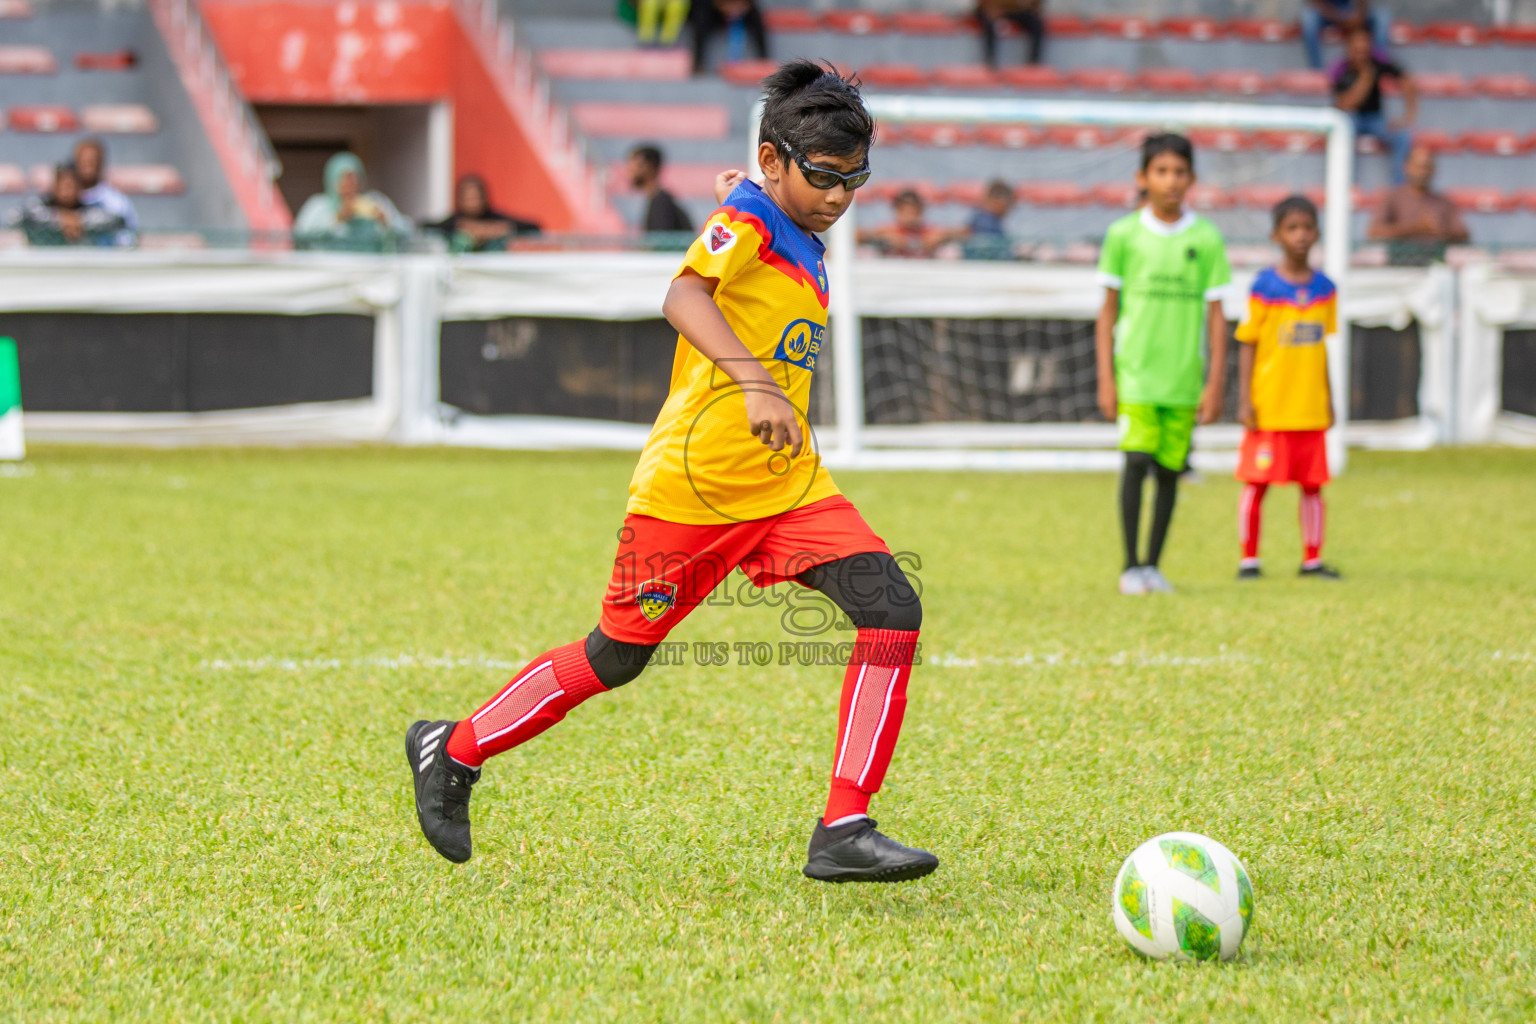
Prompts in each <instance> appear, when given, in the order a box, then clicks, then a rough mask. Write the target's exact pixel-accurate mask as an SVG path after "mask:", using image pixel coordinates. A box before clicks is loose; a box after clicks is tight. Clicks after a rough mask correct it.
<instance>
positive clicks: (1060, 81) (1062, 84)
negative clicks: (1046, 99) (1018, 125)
mask: <svg viewBox="0 0 1536 1024" xmlns="http://www.w3.org/2000/svg"><path fill="white" fill-rule="evenodd" d="M997 77H998V78H1000V79H1002V81H1003V84H1005V85H1011V86H1013V88H1015V89H1025V90H1028V91H1030V92H1058V91H1060V90H1062V89H1065V88H1067V87H1068V86H1069V85H1071V83H1070V82H1069V81H1067V76H1066V75H1064V74H1062V73H1061V72H1060V71H1057V70H1056V69H1055V68H1053V67H1047V66H1046V65H1044V64H1026V65H1024V66H1023V67H1012V68H1004V69H1003V70H1002V71H999V72H998V74H997Z"/></svg>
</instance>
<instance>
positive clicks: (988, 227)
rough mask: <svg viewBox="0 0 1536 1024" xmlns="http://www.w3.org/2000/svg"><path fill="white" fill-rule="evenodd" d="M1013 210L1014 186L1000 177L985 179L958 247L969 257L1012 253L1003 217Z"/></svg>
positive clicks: (995, 257) (994, 257)
mask: <svg viewBox="0 0 1536 1024" xmlns="http://www.w3.org/2000/svg"><path fill="white" fill-rule="evenodd" d="M1012 211H1013V186H1012V185H1010V184H1008V183H1007V182H1006V181H1004V180H1002V179H1001V178H994V179H993V180H992V181H989V182H987V190H986V192H985V193H983V194H982V197H981V204H980V205H979V206H977V207H976V208H975V209H974V210H972V211H971V219H970V222H969V223H967V224H966V234H965V236H964V237H963V238H962V240H961V249H962V252H963V253H964V255H965V258H966V259H968V260H1006V259H1010V258H1012V256H1013V243H1012V242H1011V241H1010V240H1009V238H1008V231H1007V228H1006V227H1005V226H1004V223H1003V222H1004V221H1006V220H1007V219H1008V214H1009V213H1011V212H1012Z"/></svg>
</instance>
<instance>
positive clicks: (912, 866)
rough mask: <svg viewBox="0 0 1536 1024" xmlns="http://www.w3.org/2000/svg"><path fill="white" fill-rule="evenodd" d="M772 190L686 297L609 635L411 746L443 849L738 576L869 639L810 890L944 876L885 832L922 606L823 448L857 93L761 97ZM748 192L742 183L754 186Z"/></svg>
mask: <svg viewBox="0 0 1536 1024" xmlns="http://www.w3.org/2000/svg"><path fill="white" fill-rule="evenodd" d="M763 90H764V93H765V100H764V107H763V118H762V130H761V135H760V137H759V146H758V153H757V156H758V164H759V167H760V168H761V170H762V172H763V177H764V182H763V184H762V185H761V186H759V185H756V184H754V183H752V182H750V181H746V180H745V175H742V174H740V173H739V172H727V173H726V174H724V175H722V176H721V185H722V187H725V185H727V184H730V185H734V187H733V189H732V190H731V191H730V193H729V194H728V195H726V196H725V197H724V199H723V203H722V205H721V207H720V208H719V209H718V210H716V211H715V212H714V214H713V215H711V216H710V218H709V220H708V221H707V222H706V223H705V225H704V232H703V234H702V235H700V236H699V238H698V239H697V240H696V241H694V243H693V245H692V246H691V247H690V248H689V250H688V254H687V256H686V257H685V258H684V260H683V265H682V267H681V268H680V269H679V270H678V272H677V275H676V276H675V277H674V278H673V280H672V284H671V287H670V288H669V290H668V292H667V298H666V301H665V302H664V303H663V304H662V314H663V315H664V316H666V318H667V319H668V320H669V321H670V322H671V323H672V325H673V326H674V327H676V328H677V329H678V341H677V354H676V356H675V357H674V359H673V364H672V384H671V390H670V391H669V393H668V395H667V400H666V402H665V404H664V405H663V406H662V409H661V413H660V414H659V415H658V416H657V418H656V425H655V426H654V427H653V428H652V430H651V434H650V437H649V438H648V439H647V440H646V443H645V449H644V451H642V452H641V454H640V461H639V465H637V466H636V467H635V473H634V476H633V478H632V479H631V480H630V485H629V504H628V509H627V511H628V515H627V516H626V517H625V520H624V524H623V526H622V527H621V528H620V530H619V550H618V554H617V556H616V557H615V559H614V569H613V574H612V577H611V579H610V581H609V584H608V594H607V598H606V600H605V601H604V602H603V607H602V613H601V616H600V617H599V620H598V625H597V628H596V629H594V630H593V631H592V633H591V634H590V635H589V636H587V637H586V638H585V639H584V640H578V641H576V642H574V643H570V644H566V645H565V646H563V647H557V648H555V649H554V650H551V651H549V652H546V653H545V654H541V655H539V656H538V657H537V658H535V659H533V661H532V662H530V663H529V664H528V666H527V667H526V668H524V669H523V670H522V671H520V672H519V673H517V675H515V676H514V677H513V678H512V681H511V682H509V683H508V684H507V685H506V686H505V687H503V688H502V689H501V690H500V692H498V693H497V694H496V695H495V696H493V697H492V698H491V699H490V700H489V701H487V702H486V703H485V704H483V705H482V706H481V707H480V708H479V710H477V711H475V712H474V713H472V714H471V715H469V716H468V717H467V718H464V719H462V720H460V721H452V720H441V721H436V722H430V721H420V722H417V723H415V724H414V725H412V726H411V727H410V729H409V730H408V731H407V733H406V756H407V758H408V759H409V761H410V766H411V772H412V775H413V777H414V781H415V790H416V814H417V820H418V823H419V824H420V825H421V829H422V832H423V833H424V834H425V835H426V837H427V840H428V842H430V843H431V844H432V846H433V848H434V849H436V850H437V851H438V852H439V853H441V854H442V855H443V856H444V857H446V858H448V859H449V860H451V861H455V862H459V861H464V860H468V859H469V856H470V853H471V843H470V824H469V795H470V787H471V786H473V785H474V783H475V782H476V781H478V779H479V777H480V766H481V765H482V764H483V763H484V762H485V760H486V759H487V758H488V757H491V756H493V755H495V754H499V753H502V752H504V751H507V750H510V749H512V748H513V747H516V746H518V745H520V744H522V743H525V742H527V741H528V740H530V739H532V738H533V737H535V736H537V735H538V734H539V733H541V732H543V731H544V730H545V729H547V728H549V727H550V726H552V725H554V724H555V723H557V722H559V721H560V720H561V719H563V718H564V717H565V715H566V713H567V712H568V711H570V710H571V709H573V708H575V707H576V706H577V705H579V704H581V703H582V702H583V701H585V700H587V699H588V698H591V697H594V696H597V695H598V694H602V693H606V692H608V691H609V690H612V689H614V688H616V687H619V686H622V685H624V684H625V683H628V682H630V681H631V680H633V679H634V678H635V677H637V676H638V675H639V674H640V672H641V670H642V669H644V668H645V666H646V663H647V662H648V661H649V659H650V657H651V655H652V653H653V652H654V651H655V650H656V647H657V646H658V645H659V644H660V643H661V642H662V640H663V639H664V638H665V637H666V636H667V634H668V633H669V632H670V631H671V630H672V629H673V628H674V627H675V626H677V625H678V623H679V622H681V621H682V620H683V618H684V617H685V616H687V615H688V614H689V613H690V612H691V611H693V609H694V608H695V607H697V606H698V605H699V603H700V602H702V601H703V600H704V599H705V598H706V597H708V596H709V594H710V592H711V591H713V590H714V589H715V587H716V586H717V585H718V584H720V583H721V582H723V581H724V580H725V578H726V576H727V575H729V573H730V572H731V571H732V570H734V569H736V568H737V567H740V568H741V569H742V570H743V572H745V573H746V575H747V576H748V577H749V578H750V579H751V580H752V582H753V583H755V584H756V585H757V586H760V587H766V586H770V585H772V584H775V583H779V582H785V581H793V582H795V583H798V584H800V585H801V586H804V587H808V588H811V589H814V590H817V591H820V592H821V593H823V594H825V595H826V596H827V597H828V598H830V599H831V601H832V603H833V604H835V605H837V606H838V607H839V608H840V609H841V610H842V611H843V612H844V613H845V614H846V615H847V617H848V618H849V620H851V621H852V623H853V624H854V626H855V627H856V628H857V629H858V635H857V642H856V643H854V644H851V645H848V646H849V648H850V649H851V657H850V661H849V664H848V666H847V669H846V671H845V673H844V679H843V694H842V701H841V704H840V709H839V718H838V729H837V738H836V745H835V748H834V755H833V764H832V775H831V780H830V786H829V794H828V797H827V803H826V810H825V812H824V813H823V815H822V817H821V818H820V819H819V820H818V821H817V822H816V824H815V827H814V829H813V831H812V835H811V841H810V845H809V850H808V852H807V860H806V864H805V867H804V868H803V871H804V873H805V874H806V875H807V876H809V877H811V878H814V879H817V880H819V881H827V882H899V881H905V880H907V879H913V878H920V877H922V876H923V875H926V874H928V873H929V872H931V871H933V870H934V869H935V868H937V867H938V863H939V862H938V858H937V857H935V856H933V854H931V853H928V852H927V851H926V850H919V849H914V848H911V847H907V846H903V845H902V844H900V843H898V842H896V841H895V840H894V839H891V838H890V837H888V836H886V835H884V834H883V833H881V832H878V831H876V829H875V827H874V822H873V821H871V820H870V818H869V815H868V810H869V803H870V798H871V796H872V795H873V794H874V793H875V792H876V791H877V790H879V788H880V784H881V781H882V779H883V778H884V776H885V772H886V768H887V766H888V765H889V764H890V761H891V757H892V755H893V754H894V752H895V748H896V738H897V735H898V734H899V733H900V731H901V723H902V717H903V714H904V712H905V709H906V703H907V680H908V677H909V676H910V674H911V669H912V664H913V661H914V659H915V655H916V651H917V637H918V629H919V626H920V624H921V622H922V609H921V607H920V605H919V603H918V597H917V592H916V590H915V589H914V588H913V586H912V585H911V582H910V581H909V580H908V579H907V577H906V575H905V574H904V573H903V572H902V570H901V569H900V567H898V566H897V564H896V561H895V559H894V558H893V557H892V556H891V552H890V549H889V548H887V547H886V545H885V542H884V541H882V540H881V539H880V538H879V537H878V536H876V534H875V533H874V531H873V530H871V529H870V528H869V526H868V524H866V523H865V522H864V519H863V517H862V516H860V515H859V512H858V510H857V509H855V508H854V507H853V504H852V503H851V502H850V501H848V499H847V498H845V497H843V496H842V494H841V493H840V492H839V491H838V489H837V485H836V484H835V483H834V482H833V481H832V478H831V476H830V475H829V474H828V473H827V471H826V469H825V467H823V466H822V465H821V459H820V456H819V455H818V454H817V453H816V451H815V449H814V447H813V446H812V445H810V444H808V443H807V439H808V438H809V435H810V427H809V424H808V423H807V421H806V416H805V409H806V406H807V404H808V402H809V400H810V389H811V377H812V375H813V374H814V373H815V371H816V369H817V366H818V364H819V363H820V361H821V358H822V355H823V347H824V346H825V344H826V341H827V338H826V325H827V304H828V282H827V273H826V267H825V264H824V262H823V253H824V247H823V245H822V242H821V239H820V238H819V237H817V233H818V232H821V231H825V230H826V229H828V228H830V227H831V226H832V225H833V224H834V223H836V221H837V219H838V218H839V217H840V216H842V214H843V213H844V212H845V211H846V210H847V208H848V205H849V204H850V203H851V202H852V201H853V192H854V190H855V189H857V188H859V187H860V186H861V185H863V184H864V183H865V182H866V181H868V180H869V176H870V169H869V147H870V144H871V143H872V142H873V140H874V130H875V125H874V121H873V119H872V118H871V117H870V116H869V113H868V111H866V110H865V109H864V104H863V101H862V100H861V99H860V97H859V91H858V87H857V85H856V83H854V82H853V81H850V80H849V79H846V78H843V77H842V76H841V75H840V74H838V73H837V72H836V71H834V70H833V69H831V68H829V67H822V66H821V65H818V64H815V63H813V62H811V61H807V60H793V61H790V62H788V63H786V64H784V65H783V66H782V67H780V68H779V70H778V71H777V72H775V73H774V74H772V75H770V76H769V77H768V78H767V79H765V80H764V82H763ZM738 182H739V183H738Z"/></svg>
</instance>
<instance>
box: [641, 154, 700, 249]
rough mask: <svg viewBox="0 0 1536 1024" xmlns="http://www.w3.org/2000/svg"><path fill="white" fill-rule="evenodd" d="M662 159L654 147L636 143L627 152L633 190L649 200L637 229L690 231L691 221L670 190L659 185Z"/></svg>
mask: <svg viewBox="0 0 1536 1024" xmlns="http://www.w3.org/2000/svg"><path fill="white" fill-rule="evenodd" d="M665 162H666V161H665V158H664V157H663V156H662V155H661V149H660V148H659V147H657V146H653V145H643V146H636V147H635V148H634V149H632V150H630V151H629V183H630V185H632V186H633V187H634V189H635V191H636V192H639V193H640V194H642V195H644V196H646V197H647V198H648V199H649V202H647V203H646V206H645V218H644V219H643V220H642V221H641V222H640V228H641V230H642V231H686V232H689V233H690V234H691V233H692V232H693V220H692V219H691V218H690V217H689V216H688V213H687V211H686V210H684V209H683V208H682V207H681V206H679V205H678V204H677V200H676V199H673V198H672V193H670V192H668V191H667V190H666V189H664V188H662V187H661V166H662V164H663V163H665Z"/></svg>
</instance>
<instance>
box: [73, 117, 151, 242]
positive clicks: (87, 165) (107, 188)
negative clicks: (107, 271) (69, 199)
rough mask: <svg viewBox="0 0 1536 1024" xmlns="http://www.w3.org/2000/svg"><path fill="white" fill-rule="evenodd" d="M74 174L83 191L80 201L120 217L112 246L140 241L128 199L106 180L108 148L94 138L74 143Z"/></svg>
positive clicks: (135, 220) (135, 213)
mask: <svg viewBox="0 0 1536 1024" xmlns="http://www.w3.org/2000/svg"><path fill="white" fill-rule="evenodd" d="M74 166H75V172H76V173H77V174H78V175H79V176H80V187H81V189H82V190H83V191H82V193H81V196H80V198H81V200H82V201H84V202H86V203H94V204H96V205H97V206H100V207H101V208H102V209H104V210H106V211H107V213H108V214H110V215H112V216H114V217H117V218H120V219H121V220H122V222H123V226H122V228H120V229H119V230H118V233H117V237H116V238H115V239H113V244H115V245H124V246H127V245H133V244H134V243H135V242H137V241H138V239H139V215H138V213H137V212H136V211H135V210H134V208H133V203H131V202H129V201H128V197H127V196H125V195H123V194H122V193H121V192H120V191H118V190H117V187H116V186H114V185H112V184H111V183H109V182H108V181H107V180H106V174H107V147H106V145H105V144H104V143H103V142H102V141H101V140H100V139H95V138H87V139H81V140H80V141H79V142H77V143H75V158H74Z"/></svg>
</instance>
